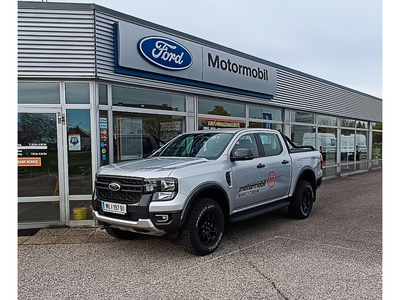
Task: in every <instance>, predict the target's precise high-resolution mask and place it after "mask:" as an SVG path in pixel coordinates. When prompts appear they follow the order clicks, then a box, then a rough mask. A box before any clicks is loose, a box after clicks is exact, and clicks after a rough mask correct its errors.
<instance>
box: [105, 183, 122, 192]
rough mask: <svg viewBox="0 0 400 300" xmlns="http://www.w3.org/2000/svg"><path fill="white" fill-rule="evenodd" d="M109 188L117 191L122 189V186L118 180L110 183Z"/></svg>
mask: <svg viewBox="0 0 400 300" xmlns="http://www.w3.org/2000/svg"><path fill="white" fill-rule="evenodd" d="M108 188H109V189H110V190H111V191H113V192H117V191H119V190H120V189H121V186H120V185H119V184H118V183H116V182H111V183H110V184H109V185H108Z"/></svg>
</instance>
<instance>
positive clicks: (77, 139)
mask: <svg viewBox="0 0 400 300" xmlns="http://www.w3.org/2000/svg"><path fill="white" fill-rule="evenodd" d="M67 138H68V177H69V194H70V195H90V194H92V192H93V190H92V156H91V150H92V147H91V130H90V111H89V110H88V109H68V110H67Z"/></svg>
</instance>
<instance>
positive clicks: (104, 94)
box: [99, 84, 108, 105]
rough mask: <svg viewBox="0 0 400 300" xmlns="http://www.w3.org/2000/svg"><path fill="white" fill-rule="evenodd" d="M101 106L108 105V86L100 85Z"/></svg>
mask: <svg viewBox="0 0 400 300" xmlns="http://www.w3.org/2000/svg"><path fill="white" fill-rule="evenodd" d="M99 104H101V105H107V104H108V96H107V85H106V84H99Z"/></svg>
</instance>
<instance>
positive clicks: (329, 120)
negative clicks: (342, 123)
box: [317, 115, 337, 126]
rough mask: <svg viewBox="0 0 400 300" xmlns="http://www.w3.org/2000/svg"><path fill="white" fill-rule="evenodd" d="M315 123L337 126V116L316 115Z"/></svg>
mask: <svg viewBox="0 0 400 300" xmlns="http://www.w3.org/2000/svg"><path fill="white" fill-rule="evenodd" d="M317 124H318V125H322V126H337V118H336V117H328V116H321V115H318V116H317Z"/></svg>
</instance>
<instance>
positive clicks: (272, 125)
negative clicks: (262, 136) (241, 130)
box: [249, 122, 282, 131]
mask: <svg viewBox="0 0 400 300" xmlns="http://www.w3.org/2000/svg"><path fill="white" fill-rule="evenodd" d="M249 128H266V129H274V130H280V131H282V124H275V123H259V122H249Z"/></svg>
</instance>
